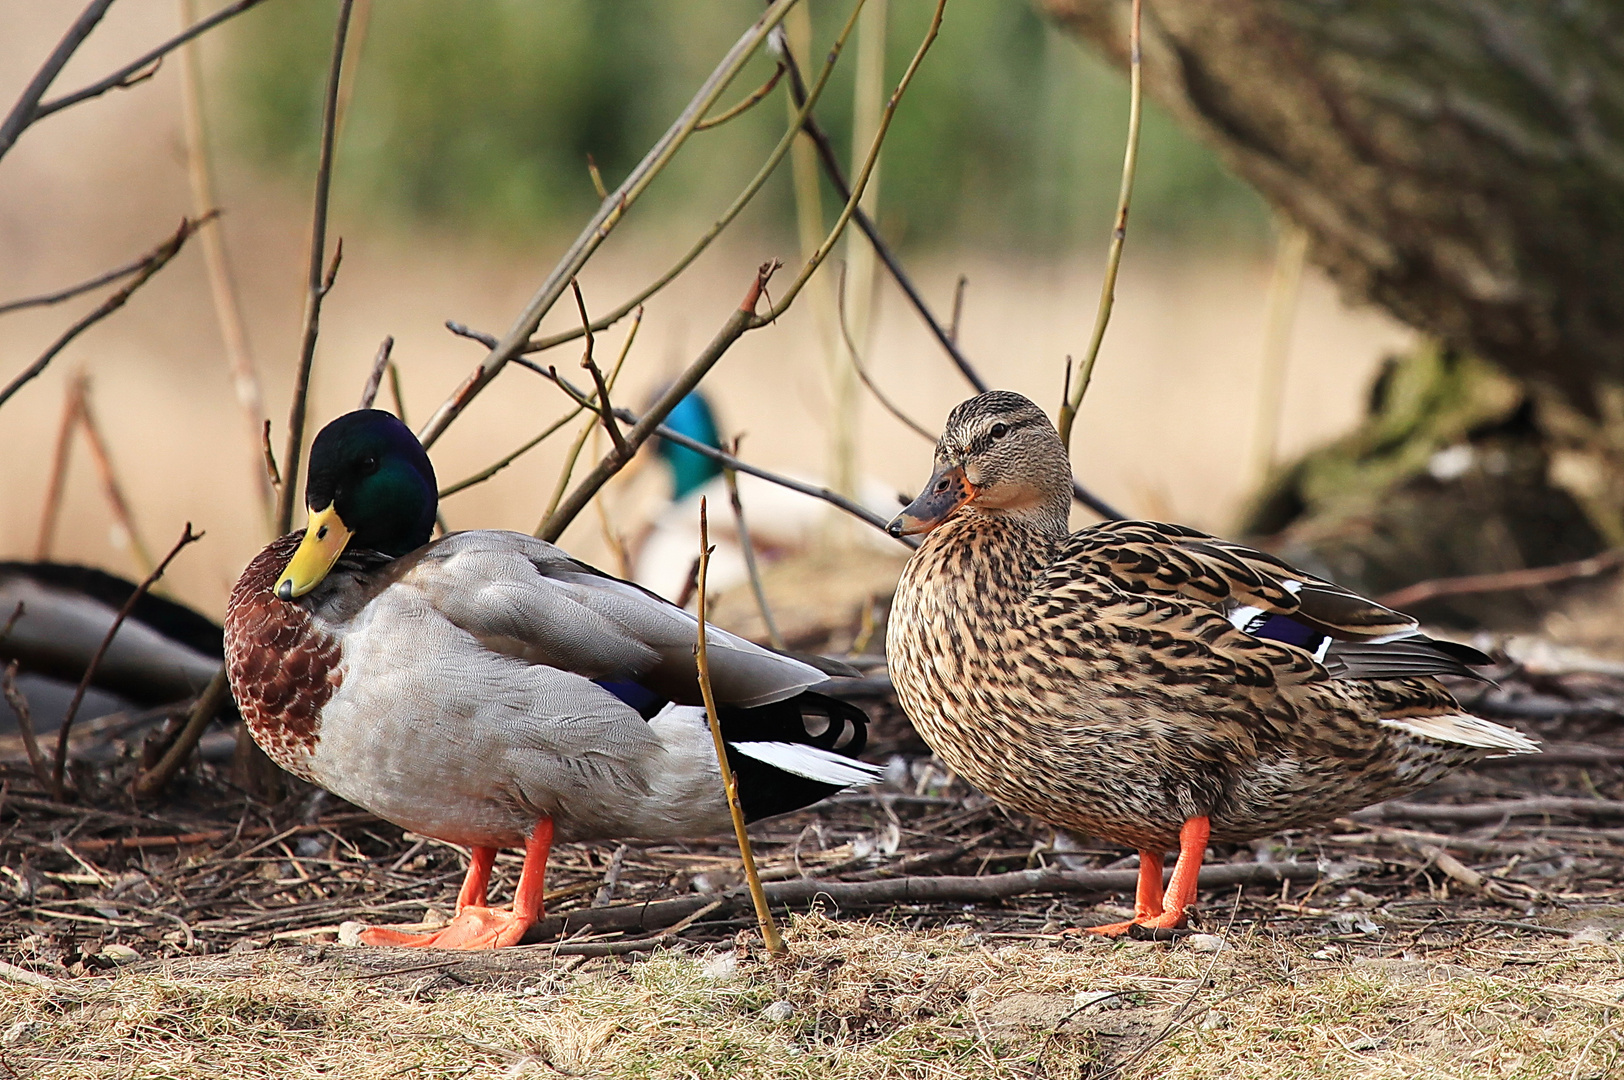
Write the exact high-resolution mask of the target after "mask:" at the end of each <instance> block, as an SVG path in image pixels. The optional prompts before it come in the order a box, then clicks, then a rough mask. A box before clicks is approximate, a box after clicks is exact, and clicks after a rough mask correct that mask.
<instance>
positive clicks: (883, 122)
mask: <svg viewBox="0 0 1624 1080" xmlns="http://www.w3.org/2000/svg"><path fill="white" fill-rule="evenodd" d="M946 7H947V0H936V10H935V11H933V12H932V13H931V18H930V26H929V27H928V28H927V29H926V30H925V37H924V39H923V40H922V41H920V43H919V47H918V48H917V49H915V50H914V54H913V58H912V59H911V60H909V61H908V66H907V68H906V69H905V70H904V71H903V73H902V78H900V79H898V80H897V86H896V89H895V90H892V91H891V97H890V99H889V100H888V101H886V103H885V108H884V109H883V110H881V112H880V122H879V124H878V125H877V126H876V127H875V129H874V138H873V140H872V141H871V142H870V143H869V146H868V153H867V154H866V155H864V157H863V165H862V168H860V169H858V171H857V178H856V180H854V181H853V183H852V185H851V188H852V190H851V195H850V196H849V197H848V198H847V199H846V205H845V206H844V207H842V208H841V211H840V216H839V217H837V218H836V219H835V224H834V227H833V228H831V229H830V230H829V233H828V235H827V236H825V237H824V238H823V243H822V244H820V245H818V250H817V251H815V252H813V254H812V256H811V257H810V258H808V259H807V260H806V262H805V263H804V264H803V265H802V266H801V272H800V273H798V274H796V275H795V280H794V281H792V282H790V284H789V287H788V288H787V289H785V290H784V293H783V295H782V296H780V297H779V298H778V302H777V303H776V304H774V305H772V307H771V308H770V309H769V310H768V311H767V313H766V314H764V315H757V316H755V317H754V319H753V320H752V322H753V326H765V325H766V324H767V323H770V322H774V321H775V320H777V319H778V317H779V316H780V315H782V314H783V313H784V312H785V311H786V310H788V309H789V306H790V305H791V304H793V303H794V302H795V297H796V295H797V294H799V293H800V291H801V289H802V288H804V287H805V285H806V283H807V281H809V280H810V279H811V277H812V275H813V274H814V273H816V272H817V269H818V267H819V266H821V265H823V260H824V259H826V258H828V257H829V252H831V251H833V250H834V246H835V243H836V242H837V241H839V239H840V235H841V234H842V233H843V232H845V231H846V224H847V223H848V222H849V221H851V219H852V215H853V214H855V213H856V212H857V204H858V202H859V201H860V200H861V199H862V197H863V192H864V191H865V190H866V189H867V187H868V181H869V178H870V177H872V176H873V175H874V168H875V166H876V165H878V164H879V160H880V147H881V146H883V145H884V144H885V136H886V133H887V132H889V131H890V130H891V121H892V120H893V119H895V117H896V115H897V106H898V105H899V104H901V103H902V96H903V94H905V93H907V91H908V87H909V85H910V84H912V82H913V78H914V74H915V73H916V72H918V70H919V65H920V64H921V63H922V62H923V61H924V59H925V54H926V53H928V52H929V51H930V47H931V45H933V44H935V42H936V35H937V34H938V33H940V32H941V29H942V12H943V10H944V9H945V8H946ZM785 52H786V55H787V54H788V50H785Z"/></svg>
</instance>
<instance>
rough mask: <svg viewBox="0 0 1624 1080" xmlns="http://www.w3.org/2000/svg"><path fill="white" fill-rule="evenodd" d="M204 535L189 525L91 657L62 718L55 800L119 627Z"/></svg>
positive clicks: (53, 782) (120, 612) (131, 597)
mask: <svg viewBox="0 0 1624 1080" xmlns="http://www.w3.org/2000/svg"><path fill="white" fill-rule="evenodd" d="M203 536H204V534H203V533H194V532H193V531H192V523H191V522H190V521H188V522H187V523H186V528H185V529H183V530H181V534H180V539H179V540H177V541H175V546H174V547H172V548H170V549H169V554H168V555H165V556H164V560H163V562H161V563H159V564H158V565H157V566H156V567H154V568H153V571H152V573H150V574H148V575H147V576H146V578H145V579H144V580H143V581H142V582H141V584H139V585H137V586H136V587H135V591H134V592H132V593H130V595H129V598H128V599H127V600H125V601H124V604H123V606H122V607H120V608H119V609H118V614H117V615H114V616H113V623H112V625H111V626H109V627H108V628H107V633H106V634H105V635H104V636H103V637H102V640H101V644H100V645H98V646H96V651H95V652H94V653H92V654H91V656H90V663H89V664H88V665H87V666H86V667H85V673H84V676H83V677H82V678H80V680H79V686H78V688H77V689H75V690H74V692H73V697H72V698H71V699H70V700H69V701H68V710H67V712H66V713H65V714H64V715H63V717H62V726H61V727H60V728H58V729H57V733H56V761H55V763H54V765H53V766H52V768H51V794H52V796H53V797H55V798H57V799H60V798H62V795H63V788H62V777H63V773H64V772H65V771H66V769H67V766H68V733H69V732H70V731H71V730H72V729H73V720H74V717H75V716H76V715H77V714H78V712H79V704H80V702H82V701H84V698H85V691H86V690H88V689H89V688H90V681H91V680H92V679H93V678H95V677H96V669H97V668H98V667H100V666H101V662H102V657H103V656H105V655H106V654H107V648H108V646H110V645H111V644H112V643H113V638H114V637H115V636H116V635H117V634H118V630H119V627H121V626H123V625H124V620H125V619H127V618H129V616H130V612H132V611H134V610H135V605H136V604H138V603H140V602H141V598H142V597H143V596H145V595H146V594H147V590H149V589H151V588H152V586H153V584H154V583H155V582H156V581H157V580H158V579H159V578H161V577H163V576H164V571H165V570H167V569H168V568H169V563H170V560H172V559H174V557H175V556H176V555H179V554H180V552H181V549H182V548H184V547H185V546H186V545H187V544H190V543H193V542H195V541H197V540H201V539H203Z"/></svg>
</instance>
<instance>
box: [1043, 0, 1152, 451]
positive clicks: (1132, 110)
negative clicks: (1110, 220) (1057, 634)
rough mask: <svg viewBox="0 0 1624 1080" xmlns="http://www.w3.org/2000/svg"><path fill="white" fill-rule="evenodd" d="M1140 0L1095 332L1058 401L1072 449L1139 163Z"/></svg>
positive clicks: (1132, 29)
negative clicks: (1123, 142)
mask: <svg viewBox="0 0 1624 1080" xmlns="http://www.w3.org/2000/svg"><path fill="white" fill-rule="evenodd" d="M1140 6H1141V0H1133V15H1132V22H1131V23H1130V24H1129V28H1128V148H1127V150H1126V151H1124V152H1123V155H1122V186H1121V189H1120V190H1119V191H1118V192H1117V209H1116V222H1115V224H1113V225H1112V227H1111V246H1110V250H1109V252H1108V253H1107V254H1106V256H1105V280H1104V281H1103V282H1102V283H1101V284H1100V304H1099V309H1098V311H1096V312H1095V315H1094V333H1093V336H1091V337H1090V338H1089V341H1088V352H1087V353H1085V354H1083V365H1082V367H1081V368H1080V369H1079V370H1078V372H1077V380H1076V382H1075V383H1073V385H1072V388H1071V396H1070V397H1069V398H1067V399H1066V400H1065V401H1063V402H1061V405H1060V420H1059V423H1058V424H1057V425H1056V426H1057V427H1058V429H1059V431H1060V441H1061V442H1062V443H1064V444H1065V446H1066V449H1067V450H1068V451H1069V450H1070V449H1071V429H1072V423H1073V421H1075V420H1076V419H1077V410H1078V408H1079V407H1080V406H1081V405H1082V403H1083V395H1084V394H1086V393H1088V384H1089V382H1090V381H1091V380H1092V379H1093V378H1094V361H1095V360H1097V359H1098V358H1099V355H1100V344H1101V343H1102V342H1103V341H1104V340H1105V328H1106V327H1107V326H1108V325H1110V322H1111V308H1112V307H1113V306H1115V304H1116V279H1117V270H1118V268H1119V267H1121V265H1122V244H1123V241H1124V240H1126V239H1127V236H1128V204H1129V202H1130V201H1131V199H1132V197H1133V176H1134V172H1135V171H1136V169H1137V168H1138V164H1139V118H1140V115H1141V113H1142V112H1143V108H1142V106H1143V102H1144V70H1143V69H1144V64H1143V62H1142V61H1143V57H1142V55H1141V51H1140V47H1139V46H1140V43H1139V16H1140Z"/></svg>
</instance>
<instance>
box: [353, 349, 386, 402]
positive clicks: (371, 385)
mask: <svg viewBox="0 0 1624 1080" xmlns="http://www.w3.org/2000/svg"><path fill="white" fill-rule="evenodd" d="M394 348H395V339H394V337H393V336H390V337H386V338H384V339H383V344H381V345H379V346H378V354H377V355H376V356H374V357H373V358H372V373H371V374H369V375H368V376H367V384H366V386H364V387H362V388H361V404H359V405H357V406H356V408H357V409H370V408H372V403H373V402H374V401H376V400H377V399H378V388H379V387H380V386H382V385H383V373H384V371H385V370H387V369H388V367H389V354H390V352H392V351H393V350H394Z"/></svg>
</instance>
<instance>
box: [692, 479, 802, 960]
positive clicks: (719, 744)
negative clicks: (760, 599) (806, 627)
mask: <svg viewBox="0 0 1624 1080" xmlns="http://www.w3.org/2000/svg"><path fill="white" fill-rule="evenodd" d="M710 554H711V547H710V526H709V523H708V522H707V521H706V519H705V500H704V499H700V500H699V636H698V640H697V642H696V643H695V645H694V659H695V662H696V663H697V665H698V668H699V693H700V696H701V697H702V698H704V701H705V718H706V719H707V720H709V721H710V732H711V741H712V742H713V743H714V744H715V746H716V767H717V769H719V770H720V771H721V774H722V793H723V795H724V796H725V797H726V799H727V809H728V813H730V814H731V815H732V816H733V834H734V836H736V837H738V840H739V857H740V858H741V859H742V860H744V880H745V882H746V883H747V884H748V885H749V887H750V900H751V902H752V903H754V904H755V907H756V921H757V922H758V923H759V924H760V926H761V940H762V941H763V942H765V943H766V945H767V952H768V953H770V954H771V955H773V956H783V955H785V954H786V953H787V952H788V951H789V950H788V949H786V948H785V947H784V939H783V937H782V936H781V935H780V934H779V933H778V924H777V923H776V922H774V921H773V913H772V909H771V908H770V907H768V906H767V894H766V893H765V892H763V891H762V888H761V875H760V874H759V873H757V871H756V856H755V852H754V851H752V850H751V848H750V830H749V828H748V827H746V825H745V823H744V805H743V804H742V803H740V802H739V781H738V777H736V776H734V775H733V767H732V766H731V765H729V764H728V760H727V743H726V742H725V741H724V740H723V739H722V714H721V711H720V710H719V709H717V707H716V695H715V694H714V693H713V692H712V690H711V677H710V654H709V653H708V652H707V650H706V648H705V634H706V624H705V574H706V572H707V571H708V570H709V569H710ZM719 903H720V901H718V904H719Z"/></svg>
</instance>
